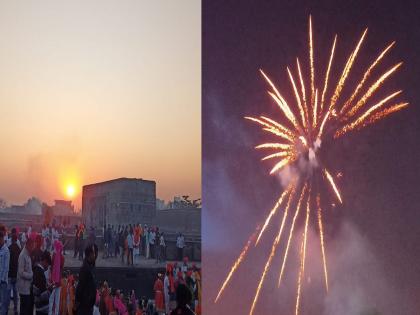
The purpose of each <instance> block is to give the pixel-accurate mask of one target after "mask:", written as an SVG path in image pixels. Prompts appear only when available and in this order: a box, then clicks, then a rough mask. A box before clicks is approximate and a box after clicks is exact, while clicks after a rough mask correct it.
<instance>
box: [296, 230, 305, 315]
mask: <svg viewBox="0 0 420 315" xmlns="http://www.w3.org/2000/svg"><path fill="white" fill-rule="evenodd" d="M303 243H304V237H303V235H302V243H301V244H300V251H299V256H300V268H299V276H298V288H297V295H296V306H295V315H299V305H300V287H301V285H302V278H303V268H304V266H303Z"/></svg>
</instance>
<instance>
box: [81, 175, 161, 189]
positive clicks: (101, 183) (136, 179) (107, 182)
mask: <svg viewBox="0 0 420 315" xmlns="http://www.w3.org/2000/svg"><path fill="white" fill-rule="evenodd" d="M124 181H125V182H128V181H130V182H134V181H142V182H149V183H152V184H156V182H155V181H154V180H147V179H143V178H127V177H121V178H116V179H111V180H107V181H104V182H99V183H94V184H88V185H84V186H83V188H85V187H91V186H97V185H103V184H110V183H115V182H124Z"/></svg>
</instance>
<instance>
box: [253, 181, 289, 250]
mask: <svg viewBox="0 0 420 315" xmlns="http://www.w3.org/2000/svg"><path fill="white" fill-rule="evenodd" d="M292 187H293V184H290V185H289V187H287V189H286V190H285V191H283V193H282V194H281V195H280V198H279V199H278V200H277V202H276V204H275V205H274V207H273V209H271V211H270V214H269V215H268V217H267V219H265V222H264V225H263V227H262V229H261V231H260V233H259V234H258V237H257V241H256V242H255V246H257V245H258V243H259V241H260V238H261V236H262V235H263V233H264V231H265V229H266V228H267V225H268V223H270V220H271V217H272V216H273V215H274V214H275V213H276V212H277V209H278V208H279V207H280V205H281V203H282V202H283V199H284V197H286V196H287V195H289V193H290V190H291V189H292Z"/></svg>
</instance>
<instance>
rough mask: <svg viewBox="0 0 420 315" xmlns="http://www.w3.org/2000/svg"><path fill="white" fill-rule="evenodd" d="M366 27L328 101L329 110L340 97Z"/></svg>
mask: <svg viewBox="0 0 420 315" xmlns="http://www.w3.org/2000/svg"><path fill="white" fill-rule="evenodd" d="M367 30H368V29H367V28H366V29H365V31H364V32H363V35H362V37H361V38H360V40H359V43H358V44H357V46H356V48H355V49H354V51H353V53H352V54H351V55H350V58H349V59H348V61H347V63H346V66H345V67H344V71H343V74H342V75H341V77H340V80H339V81H338V84H337V87H336V89H335V92H334V94H333V96H332V98H331V103H330V108H329V109H330V110H332V109H333V108H334V106H335V104H336V103H337V100H338V98H339V97H340V93H341V91H342V90H343V87H344V83H345V82H346V79H347V76H348V74H349V72H350V70H351V67H352V66H353V63H354V60H355V59H356V57H357V53H358V52H359V49H360V46H361V45H362V42H363V39H364V38H365V36H366V33H367Z"/></svg>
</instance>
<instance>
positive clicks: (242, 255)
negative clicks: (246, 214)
mask: <svg viewBox="0 0 420 315" xmlns="http://www.w3.org/2000/svg"><path fill="white" fill-rule="evenodd" d="M259 229H260V226H257V228H256V229H255V232H254V233H252V235H251V236H250V238H249V239H248V242H247V243H246V244H245V246H244V248H243V249H242V252H241V254H240V255H239V257H238V259H236V261H235V263H234V264H233V266H232V268H231V270H230V272H229V274H228V276H227V277H226V279H225V281H224V282H223V285H222V286H221V288H220V290H219V293H218V294H217V296H216V299H215V300H214V303H216V302H217V300H218V299H219V298H220V296H221V295H222V293H223V291H224V290H225V288H226V286H227V284H228V283H229V281H230V279H231V278H232V276H233V274H234V273H235V271H236V269H237V268H238V267H239V265H240V264H241V262H242V261H243V260H244V258H245V256H246V254H247V252H248V249H249V247H250V246H251V243H253V242H254V239H255V236H256V235H257V232H258V230H259Z"/></svg>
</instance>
